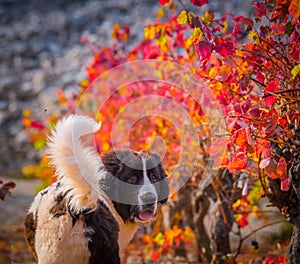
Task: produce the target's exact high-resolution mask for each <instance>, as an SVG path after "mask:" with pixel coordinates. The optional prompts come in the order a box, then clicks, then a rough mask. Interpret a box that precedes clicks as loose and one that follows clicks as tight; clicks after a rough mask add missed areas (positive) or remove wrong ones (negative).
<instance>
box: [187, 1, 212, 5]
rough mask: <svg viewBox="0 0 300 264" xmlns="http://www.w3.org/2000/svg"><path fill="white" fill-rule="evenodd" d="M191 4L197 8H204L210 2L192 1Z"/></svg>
mask: <svg viewBox="0 0 300 264" xmlns="http://www.w3.org/2000/svg"><path fill="white" fill-rule="evenodd" d="M190 2H191V4H193V5H195V6H203V5H206V4H207V3H208V0H190Z"/></svg>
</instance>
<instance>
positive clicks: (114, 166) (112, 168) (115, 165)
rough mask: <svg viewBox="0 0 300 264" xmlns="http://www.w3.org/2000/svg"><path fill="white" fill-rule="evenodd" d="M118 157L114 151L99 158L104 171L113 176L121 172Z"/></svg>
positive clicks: (121, 167)
mask: <svg viewBox="0 0 300 264" xmlns="http://www.w3.org/2000/svg"><path fill="white" fill-rule="evenodd" d="M118 156H119V155H118V154H117V153H116V152H115V151H110V152H107V153H105V154H103V155H102V156H101V159H102V162H103V164H104V166H105V168H106V170H107V171H108V172H110V173H111V174H112V175H114V176H115V175H116V174H118V173H120V172H121V171H122V170H123V164H122V162H121V160H120V159H119V158H118Z"/></svg>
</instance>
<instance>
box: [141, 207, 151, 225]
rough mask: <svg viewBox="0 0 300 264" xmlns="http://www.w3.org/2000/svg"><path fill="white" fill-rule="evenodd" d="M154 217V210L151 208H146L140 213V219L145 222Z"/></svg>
mask: <svg viewBox="0 0 300 264" xmlns="http://www.w3.org/2000/svg"><path fill="white" fill-rule="evenodd" d="M152 217H153V212H152V211H151V210H145V211H143V212H141V213H139V215H138V219H139V220H140V221H143V222H146V221H150V220H151V219H152Z"/></svg>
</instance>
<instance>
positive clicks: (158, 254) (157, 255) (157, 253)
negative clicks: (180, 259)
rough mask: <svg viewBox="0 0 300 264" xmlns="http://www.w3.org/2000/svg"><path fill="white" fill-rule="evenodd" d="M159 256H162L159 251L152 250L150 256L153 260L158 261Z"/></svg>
mask: <svg viewBox="0 0 300 264" xmlns="http://www.w3.org/2000/svg"><path fill="white" fill-rule="evenodd" d="M159 257H160V252H158V251H153V252H151V256H150V258H151V260H153V261H158V259H159Z"/></svg>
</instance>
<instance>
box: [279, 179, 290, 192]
mask: <svg viewBox="0 0 300 264" xmlns="http://www.w3.org/2000/svg"><path fill="white" fill-rule="evenodd" d="M289 189H290V179H289V178H286V179H284V180H281V183H280V190H281V191H284V192H287V191H288V190H289Z"/></svg>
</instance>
